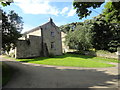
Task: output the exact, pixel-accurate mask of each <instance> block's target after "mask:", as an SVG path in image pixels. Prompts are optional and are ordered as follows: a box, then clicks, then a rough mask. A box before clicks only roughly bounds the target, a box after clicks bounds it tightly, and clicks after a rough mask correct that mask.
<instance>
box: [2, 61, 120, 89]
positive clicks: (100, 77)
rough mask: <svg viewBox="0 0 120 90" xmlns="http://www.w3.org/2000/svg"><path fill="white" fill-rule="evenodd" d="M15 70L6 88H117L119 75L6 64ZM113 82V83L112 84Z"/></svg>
mask: <svg viewBox="0 0 120 90" xmlns="http://www.w3.org/2000/svg"><path fill="white" fill-rule="evenodd" d="M4 63H6V64H8V65H10V66H11V67H12V68H14V69H15V71H16V72H15V74H14V76H13V78H12V79H11V80H10V81H9V82H8V83H7V84H6V85H5V87H4V88H89V87H94V86H102V87H104V86H105V87H110V88H115V87H116V88H117V86H116V85H115V83H116V82H117V81H118V75H110V74H108V73H106V72H105V71H97V70H96V69H82V70H73V69H56V68H55V67H42V66H32V65H24V64H22V63H21V62H13V61H6V62H4ZM110 82H112V83H110Z"/></svg>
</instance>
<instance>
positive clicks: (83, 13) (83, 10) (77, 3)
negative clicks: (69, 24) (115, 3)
mask: <svg viewBox="0 0 120 90" xmlns="http://www.w3.org/2000/svg"><path fill="white" fill-rule="evenodd" d="M103 3H104V2H83V1H82V0H74V2H73V6H74V8H75V9H76V13H77V14H78V16H79V19H82V18H84V17H87V16H88V15H90V14H91V13H92V10H91V9H88V8H93V9H96V8H98V7H100V6H101V5H102V4H103Z"/></svg>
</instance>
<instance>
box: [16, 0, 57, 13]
mask: <svg viewBox="0 0 120 90" xmlns="http://www.w3.org/2000/svg"><path fill="white" fill-rule="evenodd" d="M14 2H15V3H16V5H17V6H19V7H20V8H21V9H22V10H23V12H24V13H26V14H51V15H58V14H59V10H58V9H57V8H56V7H55V6H51V5H50V1H49V0H46V1H44V0H14Z"/></svg>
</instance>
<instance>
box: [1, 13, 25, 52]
mask: <svg viewBox="0 0 120 90" xmlns="http://www.w3.org/2000/svg"><path fill="white" fill-rule="evenodd" d="M22 29H23V21H22V17H20V16H19V15H18V14H17V13H15V12H14V11H10V12H9V14H7V13H6V12H4V11H2V48H3V49H4V50H6V51H9V50H10V48H11V47H15V45H16V41H17V40H18V38H19V37H20V36H21V34H20V32H21V30H22Z"/></svg>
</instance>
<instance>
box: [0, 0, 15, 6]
mask: <svg viewBox="0 0 120 90" xmlns="http://www.w3.org/2000/svg"><path fill="white" fill-rule="evenodd" d="M0 3H1V5H2V6H3V7H5V6H7V5H10V4H11V3H13V0H1V1H0Z"/></svg>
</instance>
